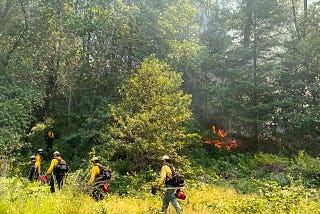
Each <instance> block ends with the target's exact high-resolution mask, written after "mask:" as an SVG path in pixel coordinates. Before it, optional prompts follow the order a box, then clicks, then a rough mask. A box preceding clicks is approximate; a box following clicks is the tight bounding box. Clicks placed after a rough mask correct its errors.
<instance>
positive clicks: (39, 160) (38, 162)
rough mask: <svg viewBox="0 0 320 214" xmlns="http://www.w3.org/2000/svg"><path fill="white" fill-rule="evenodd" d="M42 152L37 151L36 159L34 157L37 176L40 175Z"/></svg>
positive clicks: (40, 150)
mask: <svg viewBox="0 0 320 214" xmlns="http://www.w3.org/2000/svg"><path fill="white" fill-rule="evenodd" d="M42 152H43V149H38V151H37V154H36V157H35V160H36V162H35V165H36V167H37V172H38V176H40V174H41V156H42Z"/></svg>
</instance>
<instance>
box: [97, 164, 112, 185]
mask: <svg viewBox="0 0 320 214" xmlns="http://www.w3.org/2000/svg"><path fill="white" fill-rule="evenodd" d="M99 168H100V173H99V175H97V180H98V181H107V180H110V179H111V171H110V169H109V168H108V167H107V166H103V165H99Z"/></svg>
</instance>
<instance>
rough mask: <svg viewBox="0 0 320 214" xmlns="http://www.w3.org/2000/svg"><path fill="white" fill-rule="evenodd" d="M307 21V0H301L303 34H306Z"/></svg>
mask: <svg viewBox="0 0 320 214" xmlns="http://www.w3.org/2000/svg"><path fill="white" fill-rule="evenodd" d="M307 22H308V0H304V2H303V36H305V35H306V31H307Z"/></svg>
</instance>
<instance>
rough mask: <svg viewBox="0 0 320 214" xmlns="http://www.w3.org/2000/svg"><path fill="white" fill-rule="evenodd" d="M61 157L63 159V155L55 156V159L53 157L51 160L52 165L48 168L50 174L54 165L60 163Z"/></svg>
mask: <svg viewBox="0 0 320 214" xmlns="http://www.w3.org/2000/svg"><path fill="white" fill-rule="evenodd" d="M59 158H60V159H61V157H55V158H54V159H52V161H51V163H50V166H49V168H48V170H47V175H48V174H50V173H52V172H53V169H54V167H55V166H56V165H58V163H59V161H58V159H59Z"/></svg>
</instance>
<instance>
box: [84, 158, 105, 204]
mask: <svg viewBox="0 0 320 214" xmlns="http://www.w3.org/2000/svg"><path fill="white" fill-rule="evenodd" d="M91 163H92V164H93V166H92V168H91V174H90V178H89V180H88V182H87V186H88V185H91V186H92V188H93V191H92V193H91V196H92V197H93V198H94V200H96V201H99V200H102V199H103V198H104V196H103V194H102V193H101V190H100V188H99V187H100V185H101V183H98V182H95V178H97V177H98V176H99V175H100V160H99V158H98V157H93V158H92V159H91Z"/></svg>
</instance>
